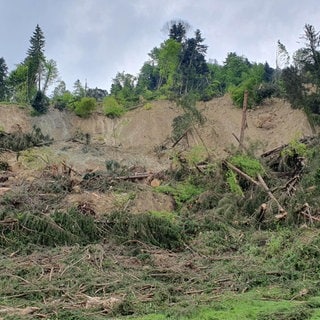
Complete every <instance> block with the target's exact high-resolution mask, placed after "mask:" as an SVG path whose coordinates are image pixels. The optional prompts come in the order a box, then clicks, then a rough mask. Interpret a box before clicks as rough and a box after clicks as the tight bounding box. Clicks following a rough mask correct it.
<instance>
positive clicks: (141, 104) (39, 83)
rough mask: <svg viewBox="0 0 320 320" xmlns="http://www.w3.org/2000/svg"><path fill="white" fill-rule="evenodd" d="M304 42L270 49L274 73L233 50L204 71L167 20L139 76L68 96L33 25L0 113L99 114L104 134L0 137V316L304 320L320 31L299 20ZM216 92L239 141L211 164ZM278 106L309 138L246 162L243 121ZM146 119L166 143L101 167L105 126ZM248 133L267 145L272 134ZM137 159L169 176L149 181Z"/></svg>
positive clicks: (202, 58) (39, 117) (318, 199)
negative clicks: (291, 48)
mask: <svg viewBox="0 0 320 320" xmlns="http://www.w3.org/2000/svg"><path fill="white" fill-rule="evenodd" d="M303 39H304V47H302V48H301V49H299V50H297V51H296V52H295V53H294V54H293V55H292V56H290V55H289V53H288V52H287V50H286V47H285V44H283V43H282V42H281V41H278V44H277V45H278V50H277V65H276V67H275V68H272V67H270V66H269V64H268V63H267V62H265V63H256V62H250V61H248V59H247V58H245V57H243V56H239V55H237V53H235V52H231V53H229V54H228V55H227V57H226V59H225V61H224V63H223V64H222V65H219V64H218V63H216V62H214V61H207V60H206V52H207V46H206V45H205V40H204V39H203V38H202V35H201V31H200V30H196V31H195V32H194V33H193V34H192V35H190V34H189V25H188V23H187V22H185V21H180V20H178V21H171V22H170V23H168V35H167V39H166V40H165V41H164V42H163V43H161V44H159V46H158V47H155V48H153V49H152V50H151V51H150V53H149V60H148V61H146V62H145V63H144V64H143V66H142V67H141V69H140V72H139V74H138V75H131V74H127V73H125V72H119V73H117V74H116V75H115V78H114V79H113V82H112V85H111V88H110V92H107V90H104V89H100V88H88V87H87V85H86V84H82V83H81V82H80V81H79V80H76V81H75V83H74V88H73V91H69V90H67V88H66V85H65V83H64V82H63V81H62V80H61V79H60V80H58V79H59V77H58V74H59V72H58V70H57V64H56V62H55V61H54V60H52V59H49V58H47V57H46V56H45V53H44V52H45V50H44V49H45V36H44V34H43V32H42V30H41V27H40V26H39V25H37V26H36V28H35V31H34V33H33V35H32V36H31V38H30V47H29V48H28V51H27V56H26V58H25V60H24V61H23V62H21V63H19V64H17V65H16V68H15V69H14V70H10V71H9V70H8V68H7V66H6V62H5V58H1V59H0V101H1V103H0V110H1V112H3V113H2V117H3V114H4V110H14V112H16V113H17V114H19V115H20V117H21V119H26V118H27V121H29V122H30V123H31V122H32V123H38V124H39V123H40V122H42V121H47V122H46V124H48V123H49V122H50V119H49V118H50V117H53V115H54V116H55V117H57V118H54V120H53V121H56V119H60V120H61V119H62V118H67V117H68V120H70V119H72V121H74V122H71V120H70V123H72V124H74V123H77V124H79V123H80V122H81V121H82V122H85V121H90V120H92V121H93V122H94V121H96V120H97V119H98V120H99V121H100V122H103V121H101V118H99V117H102V118H103V119H107V120H108V121H110V122H106V123H107V124H108V125H110V127H112V126H113V127H112V129H113V131H112V130H110V131H108V133H110V135H112V137H111V138H112V139H109V140H108V137H105V136H103V134H105V135H107V134H106V133H105V132H103V133H101V132H100V131H99V132H98V133H97V132H95V136H94V134H92V133H89V131H85V130H83V131H80V130H75V132H74V134H73V135H72V136H71V137H68V139H64V140H63V139H61V141H58V140H56V141H55V140H54V139H53V138H52V137H51V136H50V135H48V134H44V133H43V132H42V130H41V129H40V128H39V127H37V126H36V125H34V126H32V129H31V130H29V131H28V130H25V128H26V126H24V125H23V123H22V121H21V123H20V124H16V125H15V127H14V128H15V129H12V130H5V129H4V127H2V125H0V254H1V257H0V319H5V320H13V319H15V320H16V319H24V320H25V319H41V318H42V319H55V320H59V319H66V320H72V319H79V320H81V319H96V320H100V319H136V320H165V319H172V320H185V319H190V320H193V319H194V320H195V319H197V320H209V319H228V320H229V319H258V320H266V319H280V320H281V319H283V320H285V319H289V320H290V319H292V320H293V319H296V320H303V319H319V318H320V290H319V284H320V277H319V274H320V273H319V271H320V268H319V256H320V240H319V239H320V237H319V236H320V233H319V226H320V210H319V204H320V196H319V194H320V193H319V191H320V168H319V159H320V147H319V137H318V135H317V132H318V124H319V119H320V118H319V115H320V109H319V108H320V34H319V32H317V31H316V30H315V28H314V27H313V26H311V25H308V24H306V25H305V28H304V35H303ZM224 96H227V97H228V99H229V97H230V101H231V102H232V103H233V105H232V107H230V108H229V110H231V109H232V110H233V109H235V110H236V111H239V112H238V113H236V115H237V116H238V115H240V116H239V128H240V129H241V133H240V135H239V136H237V135H236V134H234V133H233V132H232V131H231V129H230V132H228V133H230V135H231V134H233V135H234V138H235V140H234V142H235V144H234V145H231V146H223V147H224V151H225V153H224V154H223V155H224V156H222V155H221V154H218V155H217V154H216V153H217V152H216V149H214V148H213V147H212V148H210V147H208V143H206V141H210V140H213V136H214V135H215V136H216V137H215V138H216V139H220V140H222V138H221V136H219V133H217V132H215V125H217V121H216V122H215V121H212V122H209V121H208V118H207V117H206V115H207V114H208V113H206V111H208V110H207V109H208V108H210V107H213V106H214V104H209V102H210V101H211V102H212V101H214V100H215V99H216V100H217V101H218V102H217V105H215V106H216V107H217V108H220V109H221V108H223V107H226V105H222V106H220V104H219V103H220V102H221V103H222V101H223V100H222V99H223V98H224ZM219 99H220V100H219ZM279 101H280V102H281V103H280V102H279ZM156 102H158V103H159V104H157V105H156ZM276 103H278V104H276ZM273 104H276V107H273ZM155 105H156V106H155ZM279 105H280V106H282V107H283V108H285V107H286V106H289V107H288V109H285V110H290V111H292V110H294V111H297V112H301V114H302V115H303V116H305V117H306V119H307V121H308V124H310V132H313V134H312V135H310V136H301V135H297V136H295V137H293V138H292V139H291V141H287V142H286V143H284V144H281V145H277V146H276V147H273V148H271V149H268V150H264V151H263V152H261V148H259V146H260V145H261V142H259V141H254V142H252V141H250V140H249V139H246V134H247V131H248V128H247V125H248V123H249V121H247V120H248V119H246V117H248V118H249V116H250V112H251V111H252V113H251V116H252V114H253V113H254V111H255V110H258V111H261V110H267V111H266V112H267V113H268V115H269V114H270V113H272V112H273V113H276V112H275V111H274V110H276V108H277V107H278V106H279ZM199 106H200V107H199ZM10 108H12V109H10ZM161 108H163V109H164V108H166V109H165V110H166V111H165V113H166V114H165V117H166V120H167V119H169V113H170V112H171V114H170V117H171V118H172V119H173V120H172V124H171V123H170V126H171V127H170V128H171V129H172V131H171V132H170V137H168V138H167V137H166V138H165V139H163V140H164V141H161V143H159V144H155V143H154V141H151V143H152V148H150V150H149V149H148V150H147V151H146V153H145V154H143V153H142V152H141V149H140V150H139V149H137V150H134V149H133V148H131V149H130V148H129V147H131V146H129V147H128V149H127V150H129V151H128V152H127V153H124V156H123V158H122V159H125V160H127V162H125V161H120V160H119V159H116V158H113V156H114V155H115V154H116V151H115V150H120V151H121V148H122V149H124V148H125V146H124V141H125V139H126V138H123V140H121V141H120V138H119V136H120V133H119V131H116V130H115V129H114V128H115V127H116V124H119V125H121V126H122V127H126V126H127V127H126V128H127V131H125V132H126V133H127V132H129V134H130V135H133V129H132V127H130V125H131V124H132V123H134V124H136V126H137V127H138V130H137V131H139V130H140V126H139V124H141V123H142V121H143V120H145V122H151V126H153V124H154V123H153V122H152V121H151V120H152V119H151V118H152V115H154V114H156V115H157V116H159V114H158V113H156V112H157V111H158V109H161ZM272 108H273V109H272ZM268 109H272V110H273V111H269V110H268ZM249 111H250V112H249ZM290 111H288V115H287V113H286V115H285V117H284V121H289V120H288V119H292V118H289V113H290ZM148 112H150V113H148ZM151 112H154V113H151ZM214 112H215V111H214V110H213V112H212V113H214ZM146 114H147V116H146ZM279 114H280V113H277V115H278V116H279ZM21 115H23V116H21ZM26 115H27V116H26ZM126 115H131V116H132V117H131V118H125V116H126ZM241 115H242V121H241ZM58 116H60V118H58ZM134 116H136V118H138V120H139V121H138V122H134V121H133V120H132V119H133V117H134ZM143 117H145V118H146V119H143ZM274 117H275V118H276V116H274ZM171 118H170V119H171ZM298 119H299V120H301V119H302V118H301V117H300V118H298ZM0 120H3V119H2V118H1V116H0ZM121 120H123V121H121ZM224 120H225V121H226V120H229V119H224ZM281 121H282V122H279V123H278V125H282V126H284V121H283V120H281ZM159 122H160V121H159ZM208 122H209V124H208ZM230 122H231V120H230ZM3 123H4V122H3ZM66 123H69V122H66ZM86 123H87V122H86ZM90 123H91V124H92V122H90ZM225 123H226V122H225ZM225 123H224V124H225ZM250 123H251V124H252V123H253V122H252V121H251V122H250ZM224 124H223V125H224ZM205 125H207V127H210V130H209V131H208V132H209V133H210V134H203V132H204V131H202V129H203V127H204V126H205ZM287 125H288V126H290V125H294V124H291V123H289V124H287ZM159 126H160V131H164V128H161V126H163V123H161V122H160V124H159ZM141 127H142V126H141ZM83 128H87V127H83ZM148 128H150V126H149V127H148ZM63 129H64V128H63V127H62V126H61V127H58V131H63ZM104 129H105V130H107V129H108V126H107V125H106V126H105V127H104ZM293 129H295V128H293ZM141 130H143V129H141ZM149 130H150V129H149ZM257 130H260V131H259V132H262V134H263V135H265V136H267V138H266V140H267V139H268V135H270V136H271V133H270V132H271V131H273V130H276V129H275V128H274V127H272V128H271V129H270V128H269V129H268V128H262V125H261V126H260V124H257ZM150 131H151V130H150ZM141 135H144V136H147V135H148V134H147V132H146V133H145V132H142V133H141ZM147 138H148V137H146V138H145V139H147ZM192 138H194V141H196V143H194V144H193V145H192V143H191V140H192ZM117 139H118V140H117ZM127 139H129V137H127ZM132 139H133V140H135V139H137V138H136V136H134V137H133V138H132ZM206 139H207V140H206ZM62 140H63V141H62ZM109 141H115V142H116V143H114V144H113V145H108V142H109ZM119 141H120V142H119ZM143 141H147V140H143ZM259 143H260V144H259ZM128 144H129V143H128ZM142 144H143V143H142ZM127 150H126V151H127ZM130 152H131V154H130ZM147 153H148V155H150V154H152V157H154V158H156V159H158V160H159V162H160V161H164V160H163V159H165V160H166V161H167V162H166V164H167V163H170V164H169V165H167V166H166V168H165V169H161V170H160V169H159V170H150V168H146V167H144V163H143V159H144V157H145V159H146V155H147ZM66 154H73V159H75V158H80V160H83V163H82V166H79V167H76V166H73V165H72V162H71V161H68V160H66V159H67V158H64V157H66ZM61 155H62V156H61ZM130 156H132V157H133V156H136V157H137V159H140V161H141V163H138V165H137V164H136V163H135V165H130V161H129V160H130ZM98 159H99V160H101V159H102V163H103V168H101V167H99V169H97V167H98ZM141 159H142V160H141ZM145 159H144V160H145ZM87 160H91V162H90V161H88V162H87ZM145 162H146V161H145ZM88 163H89V164H90V167H89V165H88ZM153 163H154V162H153ZM152 169H153V168H152ZM75 199H76V200H75ZM70 203H71V204H72V206H71V207H70V206H69V204H70ZM67 204H68V205H67ZM147 204H150V205H151V206H150V207H149V208H148V209H144V208H147V206H146V205H147ZM110 208H111V209H110ZM141 208H142V209H141Z"/></svg>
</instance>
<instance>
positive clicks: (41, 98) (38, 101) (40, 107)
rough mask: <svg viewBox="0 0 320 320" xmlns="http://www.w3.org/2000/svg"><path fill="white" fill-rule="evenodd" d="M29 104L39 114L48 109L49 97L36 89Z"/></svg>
mask: <svg viewBox="0 0 320 320" xmlns="http://www.w3.org/2000/svg"><path fill="white" fill-rule="evenodd" d="M31 105H32V107H33V108H34V109H35V110H36V111H37V112H38V113H39V114H43V113H46V112H47V111H48V107H49V99H48V98H47V97H46V95H45V94H44V93H43V92H42V91H41V90H38V91H37V93H36V95H35V97H34V99H33V101H32V104H31Z"/></svg>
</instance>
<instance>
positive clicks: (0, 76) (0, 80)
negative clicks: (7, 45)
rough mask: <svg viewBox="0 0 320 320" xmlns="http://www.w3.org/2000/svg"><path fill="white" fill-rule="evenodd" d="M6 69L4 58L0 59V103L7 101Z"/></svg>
mask: <svg viewBox="0 0 320 320" xmlns="http://www.w3.org/2000/svg"><path fill="white" fill-rule="evenodd" d="M7 76H8V67H7V64H6V61H5V60H4V58H0V101H4V100H6V99H7V95H8V85H7V81H6V80H7Z"/></svg>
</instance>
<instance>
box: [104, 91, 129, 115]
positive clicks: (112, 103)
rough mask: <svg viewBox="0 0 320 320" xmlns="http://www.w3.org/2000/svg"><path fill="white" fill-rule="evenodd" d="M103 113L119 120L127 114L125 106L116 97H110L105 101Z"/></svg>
mask: <svg viewBox="0 0 320 320" xmlns="http://www.w3.org/2000/svg"><path fill="white" fill-rule="evenodd" d="M103 111H104V114H105V115H106V116H107V117H109V118H119V117H121V116H122V115H123V114H124V113H125V109H124V107H123V105H121V104H120V103H119V102H118V101H117V100H116V98H115V97H112V96H108V97H105V98H104V99H103Z"/></svg>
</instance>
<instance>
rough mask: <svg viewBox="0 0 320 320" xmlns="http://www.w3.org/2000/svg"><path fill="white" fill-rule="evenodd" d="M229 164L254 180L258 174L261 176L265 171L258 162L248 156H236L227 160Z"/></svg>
mask: <svg viewBox="0 0 320 320" xmlns="http://www.w3.org/2000/svg"><path fill="white" fill-rule="evenodd" d="M229 161H230V163H232V164H233V165H234V166H236V167H238V168H239V169H240V170H242V171H243V172H245V173H246V174H247V175H249V176H250V177H251V178H256V177H257V175H258V174H260V175H263V174H264V172H265V170H264V167H263V166H262V164H261V163H260V162H259V160H257V159H254V158H252V157H250V156H248V155H244V154H237V155H235V156H232V157H231V158H230V159H229Z"/></svg>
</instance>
